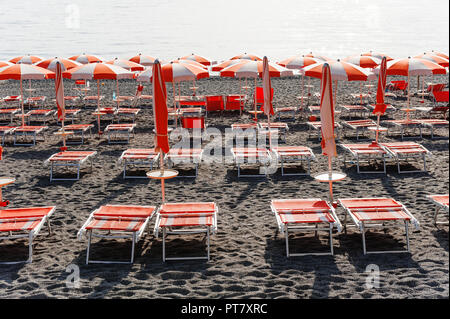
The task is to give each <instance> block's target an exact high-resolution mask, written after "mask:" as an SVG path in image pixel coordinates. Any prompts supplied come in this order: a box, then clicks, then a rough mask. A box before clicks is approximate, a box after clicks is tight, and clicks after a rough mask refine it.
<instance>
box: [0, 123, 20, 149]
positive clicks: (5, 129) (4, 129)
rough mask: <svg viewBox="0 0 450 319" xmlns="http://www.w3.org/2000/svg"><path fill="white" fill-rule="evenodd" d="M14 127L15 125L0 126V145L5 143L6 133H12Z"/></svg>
mask: <svg viewBox="0 0 450 319" xmlns="http://www.w3.org/2000/svg"><path fill="white" fill-rule="evenodd" d="M15 128H16V127H15V126H0V136H1V138H2V143H1V144H0V145H4V144H5V138H6V135H11V134H13V133H14V129H15Z"/></svg>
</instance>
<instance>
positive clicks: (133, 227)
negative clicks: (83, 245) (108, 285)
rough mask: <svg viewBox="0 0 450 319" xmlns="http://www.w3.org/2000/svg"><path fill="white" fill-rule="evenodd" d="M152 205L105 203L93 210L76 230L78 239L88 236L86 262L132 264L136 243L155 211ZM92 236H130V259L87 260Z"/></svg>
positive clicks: (126, 237)
mask: <svg viewBox="0 0 450 319" xmlns="http://www.w3.org/2000/svg"><path fill="white" fill-rule="evenodd" d="M155 209H156V207H154V206H133V205H105V206H101V207H100V208H98V209H96V210H94V211H93V212H92V213H91V215H90V216H89V218H88V220H87V221H86V222H85V223H84V225H83V227H81V229H80V230H79V231H78V239H79V240H81V239H82V238H83V235H86V236H87V237H88V247H87V252H86V264H89V263H91V264H94V263H95V264H112V263H114V264H132V263H133V262H134V249H135V245H136V243H137V242H138V241H139V240H140V239H141V238H142V237H143V236H144V233H145V230H146V228H147V225H148V223H149V221H150V219H151V218H152V217H153V215H154V213H155ZM92 237H97V238H113V239H120V238H125V239H128V238H131V240H132V246H131V259H130V261H129V262H128V261H127V262H124V261H106V260H89V254H90V248H91V242H92Z"/></svg>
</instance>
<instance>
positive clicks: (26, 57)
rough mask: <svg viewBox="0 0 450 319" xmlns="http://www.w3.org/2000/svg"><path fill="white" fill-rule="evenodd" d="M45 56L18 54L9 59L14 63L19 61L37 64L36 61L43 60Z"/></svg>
mask: <svg viewBox="0 0 450 319" xmlns="http://www.w3.org/2000/svg"><path fill="white" fill-rule="evenodd" d="M42 60H43V58H41V57H39V56H35V55H22V56H18V57H15V58H13V59H11V60H9V62H11V63H14V64H18V63H22V64H35V63H36V62H39V61H42Z"/></svg>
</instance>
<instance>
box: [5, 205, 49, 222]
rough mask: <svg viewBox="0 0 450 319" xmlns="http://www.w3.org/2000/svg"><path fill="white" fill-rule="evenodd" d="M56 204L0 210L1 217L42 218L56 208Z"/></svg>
mask: <svg viewBox="0 0 450 319" xmlns="http://www.w3.org/2000/svg"><path fill="white" fill-rule="evenodd" d="M55 208H56V206H49V207H28V208H12V209H4V210H0V219H12V218H42V217H44V216H47V215H49V214H50V213H52V212H53V211H54V210H55Z"/></svg>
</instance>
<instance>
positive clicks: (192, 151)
mask: <svg viewBox="0 0 450 319" xmlns="http://www.w3.org/2000/svg"><path fill="white" fill-rule="evenodd" d="M202 156H203V150H202V149H201V148H171V149H170V150H169V153H167V154H166V156H165V158H164V159H165V160H166V161H167V163H168V165H169V167H173V166H174V165H180V164H181V165H190V164H192V165H194V166H195V175H183V176H180V175H178V176H177V177H194V178H196V177H197V175H198V166H199V165H200V162H201V161H202Z"/></svg>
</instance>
